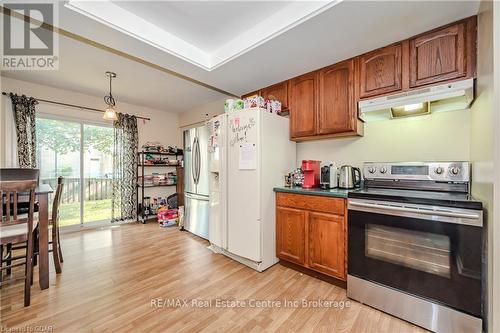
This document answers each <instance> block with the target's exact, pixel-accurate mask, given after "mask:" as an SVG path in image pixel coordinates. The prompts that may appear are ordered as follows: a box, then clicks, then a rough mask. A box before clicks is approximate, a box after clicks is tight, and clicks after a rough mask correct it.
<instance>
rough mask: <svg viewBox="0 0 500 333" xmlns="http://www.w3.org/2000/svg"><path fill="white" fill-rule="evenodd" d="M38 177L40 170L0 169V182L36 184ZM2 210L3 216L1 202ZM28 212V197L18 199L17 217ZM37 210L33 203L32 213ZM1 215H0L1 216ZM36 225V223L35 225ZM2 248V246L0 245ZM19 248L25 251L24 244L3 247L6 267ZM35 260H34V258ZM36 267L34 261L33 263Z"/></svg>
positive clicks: (4, 204)
mask: <svg viewBox="0 0 500 333" xmlns="http://www.w3.org/2000/svg"><path fill="white" fill-rule="evenodd" d="M39 177H40V170H39V169H28V168H0V181H21V180H36V181H37V184H38V178H39ZM2 208H3V214H5V212H6V211H7V210H6V208H7V207H6V203H5V202H2ZM10 210H11V212H13V211H14V210H13V207H12V202H10ZM28 210H29V197H28V196H22V197H19V198H18V200H17V215H22V214H26V215H27V214H28ZM38 210H39V205H38V202H37V201H35V210H34V212H35V213H36V212H38ZM3 214H1V215H2V216H3ZM35 225H36V223H35ZM1 246H2V247H3V245H1ZM19 248H25V249H26V244H24V245H16V247H13V246H12V244H7V245H6V246H5V254H6V256H5V259H7V265H10V261H9V260H8V259H9V258H10V257H11V256H12V251H13V250H18V249H19ZM35 259H36V258H35ZM34 264H35V265H36V260H35V262H34ZM6 271H7V275H10V274H11V269H10V268H9V269H7V270H6Z"/></svg>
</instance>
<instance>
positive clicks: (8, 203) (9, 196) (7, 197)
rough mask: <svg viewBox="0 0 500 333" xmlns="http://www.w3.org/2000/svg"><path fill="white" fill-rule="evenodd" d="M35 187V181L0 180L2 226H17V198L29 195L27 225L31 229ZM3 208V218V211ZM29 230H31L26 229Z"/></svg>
mask: <svg viewBox="0 0 500 333" xmlns="http://www.w3.org/2000/svg"><path fill="white" fill-rule="evenodd" d="M36 186H37V181H36V180H0V198H2V203H3V202H5V205H3V204H2V205H0V216H1V217H2V219H4V221H2V224H1V225H2V226H6V225H10V224H18V222H19V221H18V219H17V209H18V196H19V194H21V193H22V194H23V195H26V194H28V195H29V210H28V220H27V222H28V225H29V228H32V227H33V212H34V209H35V189H36ZM4 206H5V217H4V216H3V215H4V212H3V209H4ZM28 230H31V229H28Z"/></svg>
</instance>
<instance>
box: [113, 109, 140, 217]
mask: <svg viewBox="0 0 500 333" xmlns="http://www.w3.org/2000/svg"><path fill="white" fill-rule="evenodd" d="M117 117H118V119H117V120H116V121H115V122H114V126H113V127H114V149H113V169H114V171H113V197H112V210H111V221H112V222H114V221H120V220H130V219H135V218H136V216H137V191H136V190H137V188H136V187H137V149H138V148H137V147H138V144H139V138H138V134H137V118H136V117H135V116H131V115H128V114H122V113H117Z"/></svg>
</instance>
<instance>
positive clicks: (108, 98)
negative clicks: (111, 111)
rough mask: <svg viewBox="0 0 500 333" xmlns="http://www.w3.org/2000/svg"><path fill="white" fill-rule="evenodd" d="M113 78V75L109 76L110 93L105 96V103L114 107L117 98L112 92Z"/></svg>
mask: <svg viewBox="0 0 500 333" xmlns="http://www.w3.org/2000/svg"><path fill="white" fill-rule="evenodd" d="M112 80H113V76H112V75H110V76H109V95H108V96H104V103H106V104H107V105H108V106H111V107H114V106H115V99H114V98H113V94H112V85H111V81H112Z"/></svg>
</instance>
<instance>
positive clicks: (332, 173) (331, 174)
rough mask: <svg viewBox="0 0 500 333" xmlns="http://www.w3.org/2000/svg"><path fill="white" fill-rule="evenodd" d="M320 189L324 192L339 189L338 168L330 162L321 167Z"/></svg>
mask: <svg viewBox="0 0 500 333" xmlns="http://www.w3.org/2000/svg"><path fill="white" fill-rule="evenodd" d="M320 187H321V188H322V189H324V190H329V189H331V188H336V187H338V177H337V166H336V165H335V162H329V163H328V164H327V165H323V166H322V167H321V181H320Z"/></svg>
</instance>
